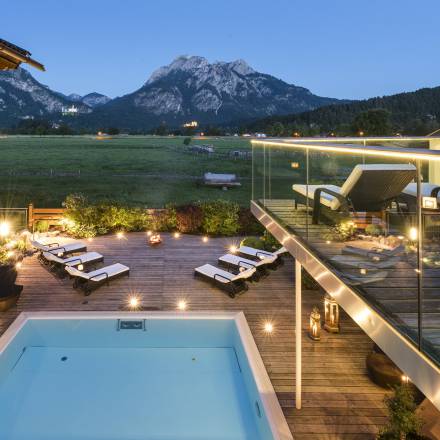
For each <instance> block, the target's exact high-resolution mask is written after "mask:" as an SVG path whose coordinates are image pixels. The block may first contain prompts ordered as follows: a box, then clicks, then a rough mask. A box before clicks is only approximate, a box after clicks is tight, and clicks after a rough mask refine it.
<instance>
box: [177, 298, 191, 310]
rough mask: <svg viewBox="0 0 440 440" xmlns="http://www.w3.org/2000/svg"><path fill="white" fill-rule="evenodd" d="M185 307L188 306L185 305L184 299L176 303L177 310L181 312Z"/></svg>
mask: <svg viewBox="0 0 440 440" xmlns="http://www.w3.org/2000/svg"><path fill="white" fill-rule="evenodd" d="M187 306H188V304H187V303H186V301H185V300H184V299H181V300H180V301H179V302H178V303H177V308H178V309H179V310H182V311H184V310H186V308H187Z"/></svg>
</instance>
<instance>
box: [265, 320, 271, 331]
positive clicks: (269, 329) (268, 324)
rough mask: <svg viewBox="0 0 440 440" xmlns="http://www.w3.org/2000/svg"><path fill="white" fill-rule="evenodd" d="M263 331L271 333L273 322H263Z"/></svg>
mask: <svg viewBox="0 0 440 440" xmlns="http://www.w3.org/2000/svg"><path fill="white" fill-rule="evenodd" d="M264 331H265V332H266V333H273V324H272V323H271V322H270V321H266V322H265V323H264Z"/></svg>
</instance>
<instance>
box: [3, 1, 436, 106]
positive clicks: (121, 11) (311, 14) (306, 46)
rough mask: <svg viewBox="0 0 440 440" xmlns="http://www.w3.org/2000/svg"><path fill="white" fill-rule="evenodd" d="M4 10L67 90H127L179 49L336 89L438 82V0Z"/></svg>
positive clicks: (98, 4)
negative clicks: (245, 62) (246, 63)
mask: <svg viewBox="0 0 440 440" xmlns="http://www.w3.org/2000/svg"><path fill="white" fill-rule="evenodd" d="M1 15H2V27H1V32H0V38H4V39H6V40H9V41H11V42H13V43H15V44H17V45H19V46H22V47H24V48H25V49H28V50H29V51H31V52H32V54H33V56H34V58H35V59H37V60H38V61H41V62H42V63H43V64H44V65H45V66H46V68H47V72H45V73H40V72H38V71H36V70H35V69H32V68H29V70H31V73H32V74H33V75H34V76H35V77H36V78H37V79H38V80H40V81H41V82H43V83H44V84H47V85H49V86H50V87H51V88H52V89H54V90H58V91H61V92H63V93H67V94H68V93H73V92H75V93H80V94H86V93H89V92H92V91H97V92H101V93H104V94H107V95H109V96H111V97H114V96H120V95H123V94H126V93H129V92H132V91H134V90H135V89H137V88H139V87H140V86H141V85H142V84H143V83H144V82H145V81H146V80H147V78H148V77H149V75H150V74H151V73H152V72H153V71H154V70H155V69H156V68H158V67H160V66H162V65H165V64H169V63H170V62H171V61H172V60H173V59H174V58H176V57H177V56H178V55H182V54H187V55H200V56H204V57H206V58H207V59H208V60H209V61H215V60H222V61H231V60H234V59H237V58H243V59H244V60H246V61H247V62H248V63H249V64H250V65H251V66H252V67H253V68H255V69H256V70H258V71H261V72H264V73H269V74H271V75H274V76H276V77H278V78H281V79H283V80H284V81H287V82H289V83H293V84H295V85H300V86H304V87H307V88H308V89H310V90H311V91H312V92H313V93H315V94H318V95H322V96H330V97H337V98H366V97H372V96H377V95H384V94H393V93H398V92H402V91H411V90H415V89H418V88H421V87H434V86H438V85H440V60H439V57H438V48H439V47H440V30H439V25H438V17H439V16H440V2H439V1H438V0H421V1H417V2H415V1H413V0H412V1H411V0H382V1H380V0H333V1H330V0H307V1H306V0H303V1H297V0H274V1H270V2H269V1H260V0H253V1H252V0H233V1H231V0H221V1H219V0H217V1H212V0H203V1H198V0H197V1H195V0H186V1H181V0H174V1H171V0H161V1H151V0H125V1H121V0H105V1H104V0H87V1H86V0H75V1H71V0H39V1H35V0H14V1H6V2H4V4H3V5H2V9H1Z"/></svg>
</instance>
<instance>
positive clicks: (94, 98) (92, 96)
mask: <svg viewBox="0 0 440 440" xmlns="http://www.w3.org/2000/svg"><path fill="white" fill-rule="evenodd" d="M66 98H67V99H68V100H70V101H72V102H81V103H83V104H85V105H87V106H88V107H90V108H95V107H99V106H100V105H104V104H107V102H109V101H111V98H109V97H108V96H105V95H103V94H101V93H96V92H92V93H89V94H87V95H84V96H81V95H78V94H77V93H71V94H70V95H67V96H66Z"/></svg>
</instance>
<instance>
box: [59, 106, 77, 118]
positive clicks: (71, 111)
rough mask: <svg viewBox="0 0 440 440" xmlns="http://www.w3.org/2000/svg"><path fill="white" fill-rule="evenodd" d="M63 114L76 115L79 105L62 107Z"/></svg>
mask: <svg viewBox="0 0 440 440" xmlns="http://www.w3.org/2000/svg"><path fill="white" fill-rule="evenodd" d="M61 114H62V115H63V116H76V115H77V114H78V107H75V105H74V104H72V105H71V106H70V107H62V109H61Z"/></svg>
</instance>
